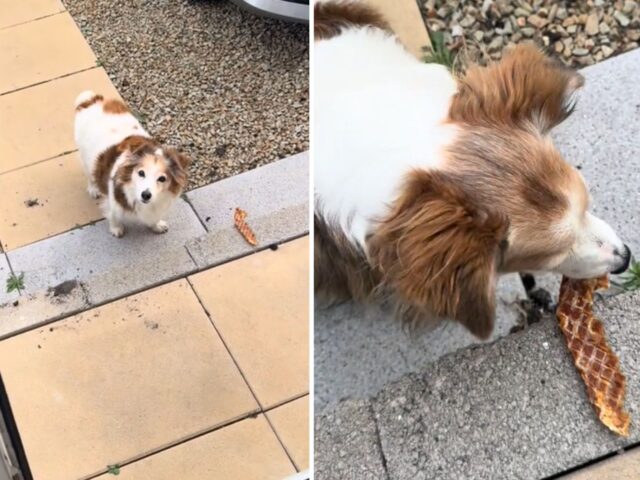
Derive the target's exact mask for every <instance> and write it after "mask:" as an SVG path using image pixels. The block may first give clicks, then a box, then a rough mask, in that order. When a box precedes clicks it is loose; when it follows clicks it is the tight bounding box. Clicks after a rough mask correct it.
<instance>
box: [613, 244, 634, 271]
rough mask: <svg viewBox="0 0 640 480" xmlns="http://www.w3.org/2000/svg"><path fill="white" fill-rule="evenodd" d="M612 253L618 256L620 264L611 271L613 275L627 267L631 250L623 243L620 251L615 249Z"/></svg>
mask: <svg viewBox="0 0 640 480" xmlns="http://www.w3.org/2000/svg"><path fill="white" fill-rule="evenodd" d="M613 253H614V254H615V255H616V257H620V261H621V263H620V266H619V267H618V268H616V269H615V270H613V271H612V272H611V273H613V274H614V275H617V274H619V273H622V272H624V271H625V270H626V269H627V268H629V263H631V250H630V249H629V247H627V246H626V245H625V246H624V249H623V251H622V252H621V251H619V250H617V249H616V250H614V252H613Z"/></svg>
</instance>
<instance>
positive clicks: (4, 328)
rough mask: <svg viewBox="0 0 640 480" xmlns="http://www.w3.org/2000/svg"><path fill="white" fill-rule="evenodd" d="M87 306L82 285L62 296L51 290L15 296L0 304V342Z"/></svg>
mask: <svg viewBox="0 0 640 480" xmlns="http://www.w3.org/2000/svg"><path fill="white" fill-rule="evenodd" d="M16 300H18V302H17V304H16V302H15V301H16ZM89 307H90V304H89V299H88V298H87V292H86V291H85V289H84V288H83V287H82V285H81V284H77V285H75V286H73V288H72V289H70V290H68V291H65V292H64V293H63V294H56V292H54V291H42V292H38V293H32V294H24V295H21V296H20V297H18V295H17V294H16V295H15V298H14V299H12V300H9V301H8V302H6V303H0V340H3V339H4V338H6V337H9V336H12V335H15V334H17V333H20V332H23V331H25V330H29V329H31V328H34V327H38V326H40V325H44V324H45V323H49V322H52V321H55V320H59V319H61V318H64V317H67V316H69V315H71V314H74V313H78V312H81V311H83V310H86V309H87V308H89Z"/></svg>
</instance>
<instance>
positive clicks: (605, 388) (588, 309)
mask: <svg viewBox="0 0 640 480" xmlns="http://www.w3.org/2000/svg"><path fill="white" fill-rule="evenodd" d="M608 287H609V281H608V280H607V277H606V276H604V277H600V278H594V279H589V280H574V279H571V278H566V277H564V278H563V279H562V285H561V286H560V299H559V301H558V309H557V311H556V315H557V317H558V321H559V322H560V329H561V330H562V333H564V336H565V340H566V342H567V346H568V347H569V351H570V352H571V355H573V361H574V363H575V366H576V368H577V369H578V372H579V373H580V376H581V377H582V380H583V381H584V383H585V385H586V387H587V393H588V395H589V400H590V401H591V403H592V404H593V406H594V408H595V410H596V413H597V415H598V418H600V421H602V423H604V424H605V425H606V426H607V427H609V428H610V429H611V430H613V431H614V432H615V433H617V434H618V435H622V436H625V437H626V436H628V435H629V423H630V421H631V418H630V416H629V413H627V412H625V411H624V394H625V392H624V390H625V383H626V379H625V377H624V375H623V373H622V371H621V370H620V362H619V360H618V357H617V356H616V354H615V353H614V352H613V351H612V350H611V348H610V347H609V345H608V344H607V339H606V337H605V332H604V326H603V325H602V322H601V321H600V320H598V319H597V318H595V317H594V316H593V294H594V292H595V291H596V290H599V289H606V288H608Z"/></svg>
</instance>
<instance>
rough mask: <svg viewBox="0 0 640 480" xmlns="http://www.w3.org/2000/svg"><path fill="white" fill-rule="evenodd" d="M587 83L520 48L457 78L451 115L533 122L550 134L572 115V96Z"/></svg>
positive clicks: (472, 120)
mask: <svg viewBox="0 0 640 480" xmlns="http://www.w3.org/2000/svg"><path fill="white" fill-rule="evenodd" d="M583 84H584V78H583V77H582V76H581V75H580V74H579V73H577V72H574V71H573V70H570V69H568V68H566V67H564V66H563V65H562V64H561V63H560V62H558V61H554V60H552V59H550V58H548V57H545V56H544V55H543V54H542V53H541V52H540V51H539V50H538V49H537V48H536V47H534V46H533V45H526V44H525V45H519V46H517V47H515V48H514V49H513V51H512V52H511V53H509V54H508V55H507V56H505V57H504V58H503V59H502V60H501V61H500V62H496V63H493V64H491V65H489V66H487V67H480V66H475V67H472V68H470V69H469V70H468V71H467V73H466V75H465V76H464V77H462V78H461V79H459V88H458V93H457V94H456V95H455V96H454V97H453V100H452V103H451V107H450V110H449V117H450V119H451V120H452V121H455V122H464V123H467V124H470V125H487V124H492V125H502V126H507V127H513V126H516V127H517V126H521V125H522V124H523V123H525V122H531V123H533V124H534V125H535V126H536V127H537V128H538V129H539V130H540V131H541V132H543V133H546V132H547V131H548V130H550V129H551V128H553V127H554V126H556V125H557V124H559V123H560V122H562V121H563V120H564V119H566V118H567V117H568V116H569V115H570V114H571V112H572V111H573V109H574V107H575V101H573V100H572V95H573V93H574V92H575V91H576V90H577V89H578V88H580V87H582V85H583Z"/></svg>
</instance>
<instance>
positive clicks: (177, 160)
mask: <svg viewBox="0 0 640 480" xmlns="http://www.w3.org/2000/svg"><path fill="white" fill-rule="evenodd" d="M162 153H163V154H164V156H165V158H167V159H168V160H169V175H170V176H171V178H172V182H171V185H170V187H169V189H170V190H171V191H173V192H174V193H175V194H178V193H179V192H181V191H182V190H184V188H185V187H186V185H187V170H188V169H189V165H190V164H191V160H190V159H189V157H187V156H186V155H184V154H182V153H180V152H178V151H177V150H176V149H175V148H171V147H164V148H163V149H162Z"/></svg>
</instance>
